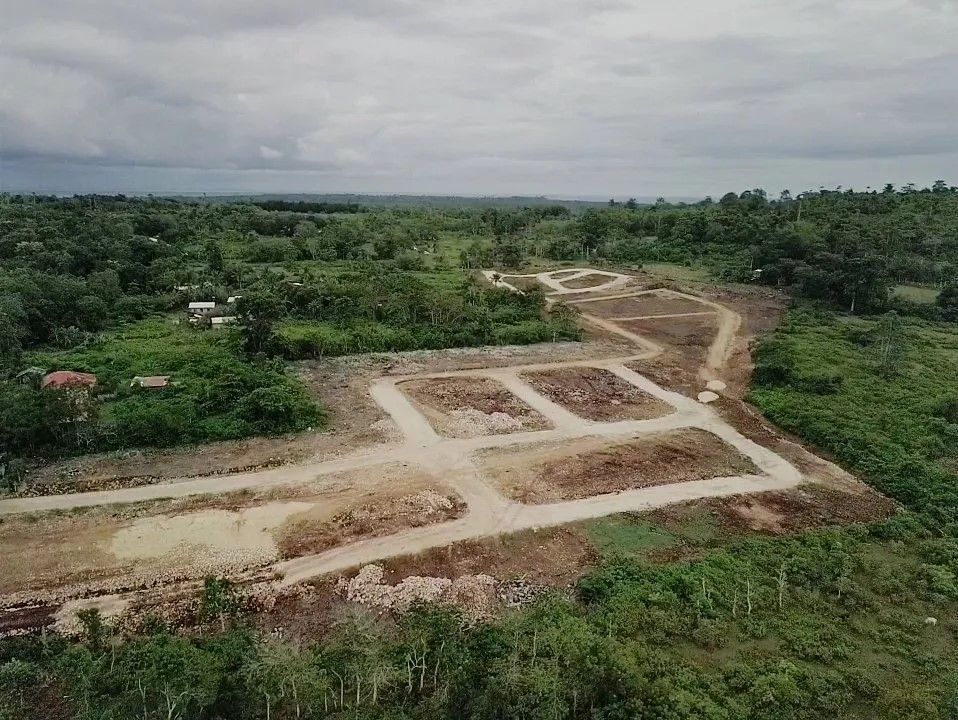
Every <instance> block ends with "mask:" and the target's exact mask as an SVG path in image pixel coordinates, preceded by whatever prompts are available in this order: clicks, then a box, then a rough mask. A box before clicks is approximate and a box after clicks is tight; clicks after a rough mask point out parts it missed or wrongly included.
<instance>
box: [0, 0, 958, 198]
mask: <svg viewBox="0 0 958 720" xmlns="http://www.w3.org/2000/svg"><path fill="white" fill-rule="evenodd" d="M0 17H4V18H5V20H4V22H3V23H2V24H0V190H5V191H45V192H165V193H169V192H200V191H207V192H317V193H323V192H388V193H410V194H426V193H428V194H465V195H486V194H490V195H553V196H565V197H611V196H615V197H619V198H627V197H629V196H636V197H648V196H652V197H655V196H658V195H662V196H666V197H701V196H704V195H706V194H711V195H721V194H722V193H724V192H726V191H729V190H737V191H740V190H742V189H746V188H755V187H762V188H765V189H766V190H768V192H769V194H770V195H773V194H777V193H778V191H779V190H781V189H784V188H788V189H790V190H791V191H792V192H793V193H796V192H798V191H801V190H806V189H813V188H817V187H819V186H821V185H824V186H826V187H835V186H837V185H842V186H844V187H855V188H857V189H861V188H864V187H866V186H869V185H870V186H874V187H880V186H882V185H883V184H884V183H886V182H892V183H896V184H904V183H906V182H915V183H917V184H918V185H919V186H924V185H928V184H930V183H931V182H932V181H934V180H936V179H938V178H942V179H945V180H946V181H948V182H949V183H950V184H954V183H958V0H824V1H820V0H792V1H790V2H782V1H780V0H669V1H668V2H659V1H656V2H652V1H651V0H631V1H627V0H150V2H124V3H117V2H116V1H115V0H32V1H31V2H23V0H0Z"/></svg>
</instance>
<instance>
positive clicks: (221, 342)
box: [0, 196, 578, 487]
mask: <svg viewBox="0 0 958 720" xmlns="http://www.w3.org/2000/svg"><path fill="white" fill-rule="evenodd" d="M362 210H363V208H361V207H359V206H358V205H355V204H346V205H339V204H335V203H332V204H330V203H306V202H303V203H301V202H287V201H280V200H261V201H257V202H255V203H245V204H244V203H222V202H221V203H205V202H204V203H200V202H180V201H175V200H156V199H146V200H143V199H131V198H125V197H123V196H117V197H101V196H90V197H77V198H72V199H58V198H32V197H31V198H24V197H19V196H17V197H9V196H3V197H0V290H2V292H0V447H2V448H3V451H4V453H3V457H2V458H0V469H2V470H3V472H2V475H3V485H4V486H7V487H9V486H11V485H13V484H16V482H19V479H22V477H23V474H22V472H21V471H20V470H19V468H20V467H21V463H20V459H22V458H30V457H50V456H57V455H66V454H74V453H80V452H91V451H97V450H109V449H115V448H126V447H142V446H157V447H159V446H169V445H175V444H181V443H197V442H206V441H211V440H222V439H231V438H239V437H244V436H248V435H261V434H275V433H283V432H289V431H295V430H300V429H303V428H305V427H307V426H316V425H317V424H320V423H321V422H322V411H321V409H320V408H317V407H316V406H315V404H314V403H313V402H312V401H311V400H310V399H309V397H308V395H307V393H306V389H305V388H304V387H303V386H302V384H301V383H300V382H299V381H298V380H296V379H294V378H293V377H291V376H290V375H288V374H287V373H286V371H285V369H284V367H283V365H282V363H281V362H280V360H282V359H287V360H299V359H304V358H313V357H322V356H327V355H339V354H345V353H352V352H365V351H370V350H378V351H396V350H409V349H420V348H427V349H428V348H442V347H451V346H462V345H481V344H495V343H527V342H538V341H546V340H550V341H551V340H557V339H570V338H575V337H577V336H578V330H577V327H576V325H575V323H574V321H573V320H572V318H571V317H570V314H569V312H568V311H566V310H564V309H562V308H559V309H558V310H557V311H556V312H553V313H546V312H545V310H544V304H545V303H544V298H543V297H542V296H541V295H538V294H529V295H526V296H518V295H514V294H510V293H508V292H505V291H502V290H498V289H493V288H489V287H487V286H482V285H479V284H477V283H476V282H474V281H473V280H472V279H471V278H470V277H469V276H468V275H467V273H466V272H464V271H463V270H461V269H459V268H454V267H452V266H451V263H450V261H449V259H447V258H446V257H444V256H443V255H442V254H441V252H440V248H439V237H438V231H437V227H436V226H435V223H434V222H433V221H431V220H430V219H429V217H427V216H426V215H425V214H423V213H419V214H415V215H413V214H410V213H408V212H406V213H404V212H400V211H395V212H393V211H381V212H377V213H365V212H362ZM560 210H561V211H562V212H564V213H567V211H565V210H564V209H561V208H560ZM540 212H542V213H546V212H549V211H548V210H543V211H540ZM465 221H466V220H465V219H464V218H463V217H459V216H458V215H457V216H455V217H452V218H448V219H447V224H450V225H452V226H455V227H460V226H462V225H463V223H464V222H465ZM235 296H239V299H238V300H235V301H234V304H232V305H228V304H227V303H226V301H227V300H228V299H229V298H230V297H235ZM194 300H214V301H216V302H217V303H218V304H219V309H218V310H216V311H215V313H214V314H219V315H235V316H236V317H237V318H238V320H239V328H234V329H229V328H225V329H217V330H215V331H214V330H212V329H210V327H209V320H206V319H203V318H193V319H191V322H187V320H188V317H187V313H186V312H185V311H186V306H187V304H188V303H189V302H190V301H194ZM192 320H196V321H197V322H195V323H193V322H192ZM271 358H272V359H271ZM30 368H40V369H41V370H44V371H49V370H73V371H84V372H89V373H93V374H95V375H96V377H97V385H96V387H95V388H94V389H92V390H85V389H77V388H66V389H55V388H46V389H43V388H41V387H40V380H41V378H42V373H40V372H38V371H33V370H31V369H30ZM24 371H26V372H25V374H24ZM151 375H160V376H171V384H170V385H169V387H165V388H159V389H152V390H148V391H143V390H140V389H139V388H138V387H131V383H132V382H133V379H134V378H135V377H137V376H151ZM8 467H9V468H11V470H10V471H9V472H8V471H7V468H8ZM14 469H16V472H14Z"/></svg>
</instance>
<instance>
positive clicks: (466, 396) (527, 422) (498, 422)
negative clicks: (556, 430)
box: [400, 377, 550, 438]
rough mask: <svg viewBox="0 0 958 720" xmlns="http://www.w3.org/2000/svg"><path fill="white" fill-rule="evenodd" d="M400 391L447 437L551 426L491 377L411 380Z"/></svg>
mask: <svg viewBox="0 0 958 720" xmlns="http://www.w3.org/2000/svg"><path fill="white" fill-rule="evenodd" d="M400 388H401V389H402V391H403V392H404V393H406V394H407V395H408V396H409V397H411V398H412V399H413V400H415V401H416V403H417V404H418V405H419V408H420V409H421V410H422V411H423V413H424V414H425V415H426V416H427V417H428V418H429V419H430V420H431V421H432V423H433V425H434V426H435V428H436V430H437V431H438V432H439V434H440V435H443V436H445V437H453V438H471V437H478V436H481V435H499V434H502V433H513V432H520V431H522V430H544V429H546V428H548V427H550V425H549V421H548V420H546V418H544V417H543V416H542V415H540V414H539V413H537V412H536V411H535V410H533V409H532V408H531V407H529V406H528V405H526V404H525V403H524V402H522V401H521V400H520V399H519V398H517V397H516V396H515V395H514V394H512V393H510V392H509V391H508V390H507V389H506V388H505V387H503V386H502V385H501V384H500V383H498V382H496V381H495V380H492V379H490V378H482V377H478V378H477V377H453V378H434V379H428V380H411V381H409V382H404V383H402V384H401V385H400Z"/></svg>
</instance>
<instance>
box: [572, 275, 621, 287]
mask: <svg viewBox="0 0 958 720" xmlns="http://www.w3.org/2000/svg"><path fill="white" fill-rule="evenodd" d="M559 279H560V280H561V279H562V278H559ZM611 279H612V278H610V277H608V276H607V275H585V276H583V277H580V278H575V279H573V280H565V281H563V283H562V287H564V288H569V289H570V290H577V289H579V288H591V287H595V286H597V285H604V284H605V283H607V282H609V281H610V280H611Z"/></svg>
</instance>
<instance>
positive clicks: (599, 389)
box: [523, 367, 674, 421]
mask: <svg viewBox="0 0 958 720" xmlns="http://www.w3.org/2000/svg"><path fill="white" fill-rule="evenodd" d="M523 379H524V380H525V381H526V382H528V383H529V384H530V385H531V386H532V387H533V388H534V389H535V390H536V391H537V392H540V393H542V394H543V395H545V396H546V397H547V398H549V399H550V400H552V401H553V402H555V403H558V404H559V405H561V406H562V407H564V408H565V409H566V410H569V411H570V412H573V413H575V414H576V415H578V416H580V417H584V418H586V419H587V420H596V421H608V420H648V419H651V418H656V417H662V416H663V415H668V414H669V413H671V412H673V411H674V408H672V406H671V405H668V404H667V403H664V402H662V401H661V400H657V399H656V398H654V397H652V396H651V395H649V394H647V393H644V392H642V391H641V390H639V389H638V388H637V387H635V385H632V384H630V383H628V382H626V381H625V380H623V379H622V378H620V377H619V376H618V375H614V374H613V373H611V372H609V371H608V370H603V369H601V368H590V367H578V368H566V369H564V370H555V371H553V372H540V373H530V374H528V375H524V376H523Z"/></svg>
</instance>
